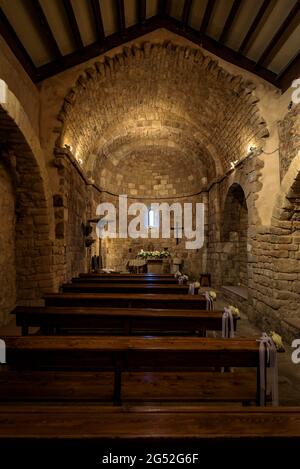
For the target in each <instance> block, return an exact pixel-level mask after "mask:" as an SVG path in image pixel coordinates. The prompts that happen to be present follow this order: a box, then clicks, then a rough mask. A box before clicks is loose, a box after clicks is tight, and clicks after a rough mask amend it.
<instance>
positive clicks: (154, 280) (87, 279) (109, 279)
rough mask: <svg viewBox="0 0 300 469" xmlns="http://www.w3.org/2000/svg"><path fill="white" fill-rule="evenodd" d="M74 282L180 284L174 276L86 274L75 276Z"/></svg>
mask: <svg viewBox="0 0 300 469" xmlns="http://www.w3.org/2000/svg"><path fill="white" fill-rule="evenodd" d="M72 283H100V284H101V283H102V284H105V283H116V284H122V283H132V284H133V283H134V284H146V285H147V284H151V283H155V284H173V285H178V280H177V279H176V278H174V277H171V278H153V277H152V278H145V277H136V278H131V277H120V276H119V277H115V276H111V277H96V276H90V277H88V276H86V277H75V278H72Z"/></svg>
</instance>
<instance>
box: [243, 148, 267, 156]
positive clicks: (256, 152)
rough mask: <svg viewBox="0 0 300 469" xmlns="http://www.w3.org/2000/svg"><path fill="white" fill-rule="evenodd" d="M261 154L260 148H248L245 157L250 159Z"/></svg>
mask: <svg viewBox="0 0 300 469" xmlns="http://www.w3.org/2000/svg"><path fill="white" fill-rule="evenodd" d="M262 152H263V150H262V148H257V147H249V150H248V154H247V157H248V158H252V157H253V156H259V155H261V154H262Z"/></svg>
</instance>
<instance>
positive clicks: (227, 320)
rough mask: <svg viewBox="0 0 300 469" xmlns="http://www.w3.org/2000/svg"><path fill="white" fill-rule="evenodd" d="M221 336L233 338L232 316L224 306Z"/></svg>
mask: <svg viewBox="0 0 300 469" xmlns="http://www.w3.org/2000/svg"><path fill="white" fill-rule="evenodd" d="M222 337H225V338H228V337H230V338H233V337H234V322H233V316H232V313H231V311H230V309H228V308H224V313H223V316H222Z"/></svg>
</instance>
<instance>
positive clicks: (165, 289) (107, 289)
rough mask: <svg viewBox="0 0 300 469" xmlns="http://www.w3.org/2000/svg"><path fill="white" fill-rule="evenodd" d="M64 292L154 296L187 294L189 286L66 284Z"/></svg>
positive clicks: (63, 288)
mask: <svg viewBox="0 0 300 469" xmlns="http://www.w3.org/2000/svg"><path fill="white" fill-rule="evenodd" d="M61 289H62V291H63V292H75V293H78V292H79V293H146V294H147V293H152V294H159V295H160V294H164V293H167V294H168V295H171V294H175V295H176V294H177V295H182V294H187V293H188V291H189V286H188V285H178V284H155V283H151V284H148V283H147V284H136V283H124V284H122V283H120V284H119V283H105V284H101V283H99V282H98V283H85V282H79V283H64V284H63V285H62V287H61Z"/></svg>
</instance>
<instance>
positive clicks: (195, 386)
mask: <svg viewBox="0 0 300 469" xmlns="http://www.w3.org/2000/svg"><path fill="white" fill-rule="evenodd" d="M113 381H114V376H113V373H109V372H108V373H104V372H102V373H100V372H95V371H94V372H93V371H68V372H65V371H63V372H62V371H22V370H18V371H0V402H4V401H5V402H12V401H19V402H35V401H36V402H38V401H45V402H49V401H52V402H55V401H56V402H59V401H63V402H76V401H82V402H83V401H90V402H93V401H94V402H95V401H103V402H108V401H110V402H111V401H112V395H113ZM255 383H256V375H255V372H252V371H251V370H249V371H247V372H244V371H242V372H238V371H236V372H234V373H220V372H208V373H207V372H201V373H193V372H185V373H184V372H181V373H180V372H176V373H170V372H153V373H149V372H148V373H147V372H146V373H141V372H136V373H133V372H130V373H128V372H124V373H123V375H122V400H123V402H127V401H135V402H141V401H145V402H147V401H153V400H158V401H168V402H171V401H198V402H200V401H204V402H242V401H254V400H255V399H256V385H255Z"/></svg>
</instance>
